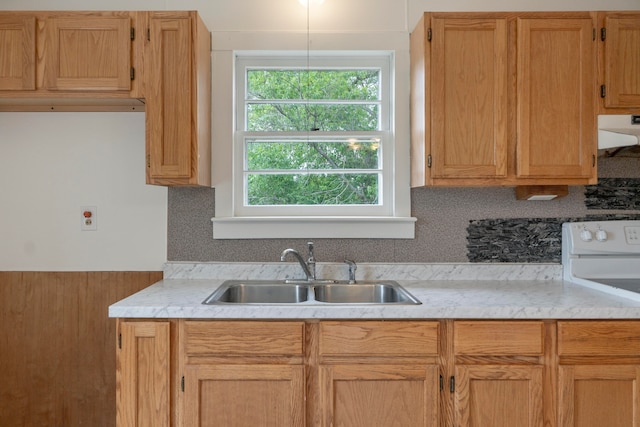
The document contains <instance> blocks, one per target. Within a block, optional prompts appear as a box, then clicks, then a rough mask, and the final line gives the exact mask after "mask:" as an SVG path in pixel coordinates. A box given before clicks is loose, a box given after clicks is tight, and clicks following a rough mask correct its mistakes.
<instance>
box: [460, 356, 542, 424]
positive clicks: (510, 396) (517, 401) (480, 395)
mask: <svg viewBox="0 0 640 427" xmlns="http://www.w3.org/2000/svg"><path fill="white" fill-rule="evenodd" d="M455 372H456V374H455V393H456V394H455V418H456V424H455V425H457V426H461V427H470V426H473V427H513V426H519V427H534V426H537V427H541V426H542V425H543V424H544V422H543V394H542V393H543V386H542V380H543V368H542V366H516V365H501V366H496V365H465V366H457V367H456V369H455Z"/></svg>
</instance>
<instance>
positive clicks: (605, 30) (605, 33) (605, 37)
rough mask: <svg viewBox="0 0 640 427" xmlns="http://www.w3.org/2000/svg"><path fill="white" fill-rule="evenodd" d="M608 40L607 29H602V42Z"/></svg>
mask: <svg viewBox="0 0 640 427" xmlns="http://www.w3.org/2000/svg"><path fill="white" fill-rule="evenodd" d="M606 39H607V29H606V28H604V27H602V28H600V40H602V41H605V40H606Z"/></svg>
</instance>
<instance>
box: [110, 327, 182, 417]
mask: <svg viewBox="0 0 640 427" xmlns="http://www.w3.org/2000/svg"><path fill="white" fill-rule="evenodd" d="M170 331H171V325H170V323H169V322H168V321H164V322H151V321H142V322H136V321H131V322H129V321H119V322H118V334H117V336H118V344H117V350H116V425H118V426H120V427H122V426H127V427H142V426H154V427H169V426H171V425H173V424H172V423H171V412H172V411H171V409H172V405H171V395H170V393H171V388H172V387H171V382H172V381H171V333H170Z"/></svg>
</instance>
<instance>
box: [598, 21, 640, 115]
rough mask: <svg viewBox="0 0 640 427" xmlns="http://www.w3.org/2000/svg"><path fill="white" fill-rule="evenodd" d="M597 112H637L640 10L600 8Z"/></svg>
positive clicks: (639, 103)
mask: <svg viewBox="0 0 640 427" xmlns="http://www.w3.org/2000/svg"><path fill="white" fill-rule="evenodd" d="M598 26H599V34H598V38H599V40H600V42H599V49H600V53H599V55H598V56H599V59H600V64H599V79H598V80H599V83H600V85H601V86H600V92H601V94H600V96H601V99H602V102H601V104H600V112H601V113H604V114H607V113H608V114H623V113H627V112H631V113H636V114H637V112H638V109H640V11H639V12H600V13H599V14H598Z"/></svg>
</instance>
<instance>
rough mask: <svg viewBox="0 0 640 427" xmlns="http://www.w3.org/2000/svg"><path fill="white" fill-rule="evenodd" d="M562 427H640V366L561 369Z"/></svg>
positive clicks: (580, 366)
mask: <svg viewBox="0 0 640 427" xmlns="http://www.w3.org/2000/svg"><path fill="white" fill-rule="evenodd" d="M559 394H560V396H559V399H560V404H559V427H601V426H616V427H638V426H640V366H639V365H608V366H605V365H597V366H593V365H577V366H560V370H559Z"/></svg>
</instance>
